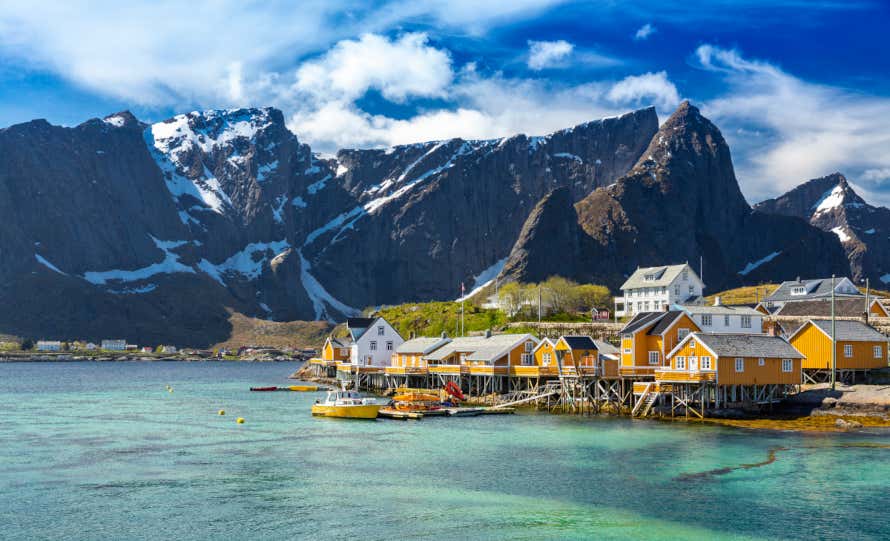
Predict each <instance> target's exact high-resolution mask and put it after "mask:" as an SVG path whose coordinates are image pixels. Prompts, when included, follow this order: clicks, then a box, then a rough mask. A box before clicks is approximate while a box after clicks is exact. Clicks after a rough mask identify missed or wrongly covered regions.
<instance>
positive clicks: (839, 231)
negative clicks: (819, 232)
mask: <svg viewBox="0 0 890 541" xmlns="http://www.w3.org/2000/svg"><path fill="white" fill-rule="evenodd" d="M831 232H832V233H834V234H835V235H837V238H839V239H841V242H847V241H848V240H850V235H848V234H847V232H846V231H844V228H843V226H838V227H833V228H832V229H831Z"/></svg>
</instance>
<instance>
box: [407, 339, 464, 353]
mask: <svg viewBox="0 0 890 541" xmlns="http://www.w3.org/2000/svg"><path fill="white" fill-rule="evenodd" d="M449 342H451V339H450V338H448V337H447V336H446V337H442V336H421V337H418V338H412V339H410V340H406V341H405V342H402V345H400V346H399V347H397V348H396V353H420V354H423V355H426V354H427V353H430V352H431V351H434V350H436V349H438V348H439V347H442V346H444V345H445V344H447V343H449Z"/></svg>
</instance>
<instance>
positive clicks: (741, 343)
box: [678, 333, 803, 359]
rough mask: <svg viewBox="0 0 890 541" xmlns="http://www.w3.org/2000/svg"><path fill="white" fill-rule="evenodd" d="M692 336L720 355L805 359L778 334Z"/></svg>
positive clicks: (694, 334) (701, 334) (704, 334)
mask: <svg viewBox="0 0 890 541" xmlns="http://www.w3.org/2000/svg"><path fill="white" fill-rule="evenodd" d="M691 336H692V337H694V339H696V340H698V341H699V342H700V343H702V344H704V345H705V346H707V348H708V349H709V350H711V351H712V352H714V354H715V355H717V356H718V357H778V358H781V359H803V355H802V354H801V353H800V352H799V351H797V350H796V349H794V347H793V346H792V345H791V344H789V343H788V341H786V340H785V339H784V338H781V337H778V336H770V335H768V334H708V333H693V334H692V335H691ZM690 340H691V339H690ZM678 347H679V346H678Z"/></svg>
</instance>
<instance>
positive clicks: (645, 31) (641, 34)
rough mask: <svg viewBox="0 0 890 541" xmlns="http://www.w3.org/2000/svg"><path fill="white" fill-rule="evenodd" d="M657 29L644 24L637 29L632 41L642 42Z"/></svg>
mask: <svg viewBox="0 0 890 541" xmlns="http://www.w3.org/2000/svg"><path fill="white" fill-rule="evenodd" d="M656 31H657V29H656V28H655V27H654V26H652V24H651V23H646V24H644V25H643V26H641V27H640V28H638V29H637V32H636V34H634V41H643V40H647V39H649V36H651V35H652V34H654V33H655V32H656Z"/></svg>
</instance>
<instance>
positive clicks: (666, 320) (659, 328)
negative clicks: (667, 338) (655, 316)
mask: <svg viewBox="0 0 890 541" xmlns="http://www.w3.org/2000/svg"><path fill="white" fill-rule="evenodd" d="M682 315H683V312H681V311H679V310H671V311H669V312H662V317H661V319H659V320H658V323H656V324H655V326H654V327H652V328H651V329H649V332H647V333H646V334H651V335H659V334H663V333H664V332H665V331H666V330H668V328H669V327H670V326H671V325H673V324H674V322H675V321H677V320H678V319H680V317H681V316H682Z"/></svg>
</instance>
